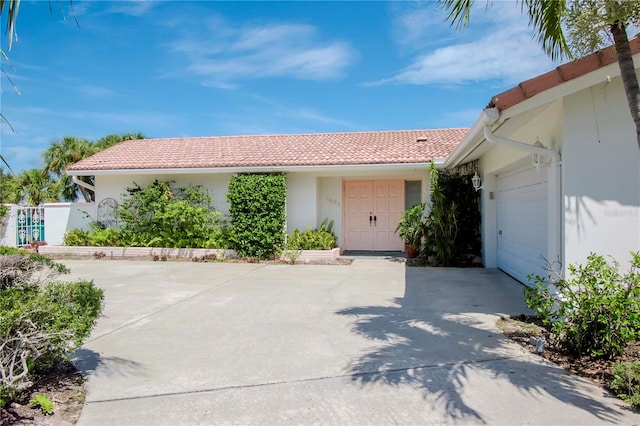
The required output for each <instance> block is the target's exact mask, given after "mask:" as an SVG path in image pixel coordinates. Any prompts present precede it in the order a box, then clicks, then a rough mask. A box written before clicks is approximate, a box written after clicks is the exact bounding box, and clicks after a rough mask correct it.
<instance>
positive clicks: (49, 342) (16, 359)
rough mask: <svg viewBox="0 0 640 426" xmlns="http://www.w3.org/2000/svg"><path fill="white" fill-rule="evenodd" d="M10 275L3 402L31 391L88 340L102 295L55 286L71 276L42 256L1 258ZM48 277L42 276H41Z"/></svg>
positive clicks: (88, 287)
mask: <svg viewBox="0 0 640 426" xmlns="http://www.w3.org/2000/svg"><path fill="white" fill-rule="evenodd" d="M0 263H2V271H3V273H5V272H6V271H8V270H12V271H13V272H11V273H6V274H5V276H4V277H5V278H7V277H8V278H7V279H6V280H5V281H3V287H2V289H0V369H1V371H0V398H2V399H3V400H5V401H6V400H7V398H11V397H12V396H14V395H15V394H16V393H17V392H19V391H21V390H22V389H25V388H27V387H28V386H30V377H31V376H32V374H33V373H34V372H37V371H40V370H44V369H46V368H48V367H50V366H51V365H52V364H53V363H54V362H55V361H56V360H58V359H61V358H64V357H65V356H66V355H67V354H68V353H69V351H70V350H72V349H73V348H75V347H77V346H79V345H81V344H82V342H83V341H84V339H86V338H87V337H88V336H89V333H90V332H91V328H92V327H93V324H94V322H95V320H96V319H97V318H98V316H99V314H100V310H101V308H102V298H103V293H102V290H100V289H98V288H96V287H94V285H93V284H92V283H91V282H86V281H80V282H71V283H63V282H55V281H53V277H54V274H57V273H58V271H63V272H67V271H68V270H67V269H66V268H64V267H63V266H62V267H58V266H57V265H59V264H56V263H55V262H52V261H50V260H49V261H48V262H47V261H45V260H44V259H43V256H39V255H38V256H34V255H20V254H9V255H2V256H0ZM44 269H46V270H47V271H49V272H50V273H49V274H46V273H43V270H44Z"/></svg>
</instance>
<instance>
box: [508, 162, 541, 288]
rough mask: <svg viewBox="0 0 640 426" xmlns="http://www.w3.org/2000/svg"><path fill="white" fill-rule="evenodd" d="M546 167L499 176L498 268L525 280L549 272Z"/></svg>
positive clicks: (526, 281) (525, 281)
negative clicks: (531, 275)
mask: <svg viewBox="0 0 640 426" xmlns="http://www.w3.org/2000/svg"><path fill="white" fill-rule="evenodd" d="M547 191H548V190H547V170H546V169H545V168H540V169H539V170H536V169H535V168H531V169H527V170H522V171H518V172H515V173H507V174H504V175H499V176H498V194H497V202H498V211H497V214H498V268H500V269H502V270H503V271H504V272H506V273H507V274H509V275H511V276H512V277H514V278H516V279H518V280H519V281H521V282H523V283H528V282H529V281H528V280H527V275H529V274H532V273H533V274H537V275H540V276H542V277H546V276H547V270H546V262H545V260H543V258H542V256H544V257H545V258H546V257H547V230H548V228H547V221H548V220H547Z"/></svg>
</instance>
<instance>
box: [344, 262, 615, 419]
mask: <svg viewBox="0 0 640 426" xmlns="http://www.w3.org/2000/svg"><path fill="white" fill-rule="evenodd" d="M405 286H406V287H405V294H404V297H401V298H397V299H395V300H394V301H393V302H394V304H393V306H358V307H350V308H347V309H343V310H341V311H339V312H338V314H339V315H346V316H350V317H353V318H354V324H353V331H354V332H356V333H357V334H359V335H362V336H364V337H366V338H368V339H371V340H375V341H377V342H380V345H378V346H377V349H375V350H373V351H370V352H368V353H365V354H363V355H361V356H360V357H358V358H357V359H355V360H354V361H353V362H352V364H351V365H350V366H349V368H350V370H351V372H352V373H353V376H352V378H353V380H354V381H355V382H358V383H360V384H367V383H383V384H387V385H392V386H399V385H409V386H411V387H414V388H419V389H421V390H422V391H423V393H424V396H425V398H427V397H429V399H430V400H433V398H435V401H436V402H438V403H441V404H444V407H445V409H446V413H447V415H448V416H449V417H450V418H451V419H452V420H456V421H463V422H464V421H471V422H485V421H486V420H485V419H484V418H483V417H482V414H481V413H479V412H478V411H477V410H476V409H474V408H473V407H472V406H470V405H469V404H467V402H465V398H464V397H463V394H462V390H463V387H464V386H465V385H466V384H468V382H469V379H470V374H473V375H474V376H476V377H477V374H478V372H480V373H483V374H485V375H486V373H489V376H490V377H492V378H500V379H501V380H507V381H509V382H510V383H511V384H513V385H514V386H515V387H516V388H517V389H518V390H519V391H520V392H526V393H528V394H531V395H532V396H541V395H551V396H552V397H554V398H556V399H558V400H560V401H562V402H564V403H566V404H570V405H573V406H575V407H579V408H581V409H583V410H586V411H588V412H590V413H592V414H594V415H595V416H597V417H598V418H599V419H601V420H603V421H609V422H612V423H615V422H616V419H617V415H618V414H620V412H616V411H614V410H612V409H611V406H610V405H605V404H603V403H602V402H600V401H597V400H594V399H592V398H590V397H589V396H588V395H586V394H585V393H583V392H582V391H581V389H580V388H579V387H580V386H578V385H577V384H576V380H575V379H574V378H573V377H571V376H569V375H568V374H567V373H565V372H564V371H563V370H561V369H559V368H557V367H555V366H552V365H550V364H547V363H541V362H537V361H535V360H534V359H532V358H531V357H529V356H522V357H514V356H513V349H511V350H508V349H507V348H508V347H511V348H512V346H511V345H512V342H509V341H508V339H507V338H506V337H504V336H502V335H501V334H500V333H496V332H495V329H493V326H494V324H495V318H494V315H495V314H519V313H522V312H524V311H526V307H525V306H524V303H523V295H522V290H521V287H520V285H519V284H517V283H516V282H515V281H513V280H512V279H511V278H509V277H507V276H506V275H505V274H502V273H501V272H499V271H496V270H479V269H467V270H455V271H453V270H450V269H447V268H406V274H405ZM492 329H493V330H492Z"/></svg>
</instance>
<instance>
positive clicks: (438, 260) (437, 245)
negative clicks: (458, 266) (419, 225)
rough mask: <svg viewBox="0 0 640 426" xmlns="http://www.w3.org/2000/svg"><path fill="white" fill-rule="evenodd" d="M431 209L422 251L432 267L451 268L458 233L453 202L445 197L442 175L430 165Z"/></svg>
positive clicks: (455, 207) (432, 164) (433, 165)
mask: <svg viewBox="0 0 640 426" xmlns="http://www.w3.org/2000/svg"><path fill="white" fill-rule="evenodd" d="M429 173H430V177H431V194H430V197H431V208H430V210H429V215H428V217H427V224H426V227H425V237H426V238H425V245H424V251H425V254H426V255H427V258H428V259H429V262H430V263H431V264H432V265H434V266H451V265H452V264H453V262H454V260H455V255H456V250H455V247H456V245H455V241H456V235H457V233H458V219H457V217H456V213H457V206H456V202H455V200H452V199H450V198H448V197H446V194H445V191H444V185H443V184H442V173H441V172H439V171H438V169H436V166H435V163H433V162H432V163H431V166H430V169H429Z"/></svg>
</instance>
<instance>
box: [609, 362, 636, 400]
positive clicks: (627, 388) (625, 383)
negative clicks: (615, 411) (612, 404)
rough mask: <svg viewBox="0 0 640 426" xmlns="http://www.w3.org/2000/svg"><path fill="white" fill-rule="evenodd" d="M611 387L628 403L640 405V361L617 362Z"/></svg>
mask: <svg viewBox="0 0 640 426" xmlns="http://www.w3.org/2000/svg"><path fill="white" fill-rule="evenodd" d="M609 387H610V388H611V390H612V391H614V392H615V393H616V395H618V397H619V398H620V399H622V400H623V401H624V402H626V403H627V404H631V405H635V406H636V407H640V362H637V361H636V362H616V363H615V365H614V366H613V380H612V381H611V384H610V385H609Z"/></svg>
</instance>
